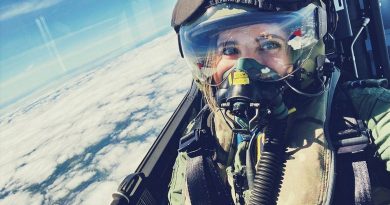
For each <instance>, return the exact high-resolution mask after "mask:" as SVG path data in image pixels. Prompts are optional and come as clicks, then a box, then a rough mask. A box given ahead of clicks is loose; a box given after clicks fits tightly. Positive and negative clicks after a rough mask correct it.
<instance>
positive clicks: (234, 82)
mask: <svg viewBox="0 0 390 205" xmlns="http://www.w3.org/2000/svg"><path fill="white" fill-rule="evenodd" d="M223 75H224V76H223V79H224V80H223V81H222V82H221V83H220V85H219V86H218V88H217V90H216V93H215V94H216V101H217V104H218V106H219V107H220V108H223V109H225V110H226V111H229V112H230V114H231V115H232V116H234V117H235V118H236V119H237V118H238V119H239V121H238V122H240V121H241V122H243V123H238V124H241V126H235V127H236V128H237V127H239V128H238V129H235V130H236V131H242V132H245V131H247V132H250V131H251V130H253V129H254V128H255V127H256V125H259V124H262V123H261V122H263V121H262V120H265V119H268V118H270V117H271V118H274V119H283V118H285V117H287V107H286V106H285V104H284V102H283V99H282V90H283V84H282V81H269V80H268V81H263V80H261V79H264V77H266V78H267V79H271V78H275V77H277V76H279V75H278V74H277V73H276V72H275V71H273V70H271V69H269V68H268V67H267V66H265V65H262V64H260V63H258V62H257V61H256V60H255V59H251V58H239V59H238V60H237V61H236V64H235V65H234V66H233V67H232V68H231V69H230V70H228V71H226V72H225V73H224V74H223ZM259 76H262V77H261V78H259ZM235 121H236V122H237V120H235ZM245 124H246V125H248V126H243V125H245Z"/></svg>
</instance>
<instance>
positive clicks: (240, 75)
mask: <svg viewBox="0 0 390 205" xmlns="http://www.w3.org/2000/svg"><path fill="white" fill-rule="evenodd" d="M229 83H230V84H231V85H247V84H249V77H248V74H246V73H245V72H240V71H237V72H234V73H232V74H230V75H229Z"/></svg>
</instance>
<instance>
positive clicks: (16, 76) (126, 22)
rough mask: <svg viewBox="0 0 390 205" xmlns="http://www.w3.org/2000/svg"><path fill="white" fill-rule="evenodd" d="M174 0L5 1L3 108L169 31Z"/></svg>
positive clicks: (0, 44)
mask: <svg viewBox="0 0 390 205" xmlns="http://www.w3.org/2000/svg"><path fill="white" fill-rule="evenodd" d="M174 3H175V1H174V0H159V1H156V0H146V1H145V0H99V1H97V0H82V1H79V0H3V1H1V2H0V109H1V108H2V107H4V105H6V104H10V103H12V102H14V101H15V99H16V98H18V97H20V96H23V95H26V94H27V93H31V92H33V91H34V90H35V89H37V88H39V87H41V86H43V85H46V84H47V83H49V82H51V81H53V80H55V79H58V78H59V77H61V76H65V75H66V74H69V73H71V72H74V71H77V70H82V69H86V68H87V67H88V66H91V65H92V63H93V62H96V61H98V60H102V59H104V58H106V57H107V56H110V55H109V54H111V55H112V53H115V52H118V50H119V51H120V50H121V49H122V50H123V49H124V48H130V47H131V46H132V45H134V44H136V43H139V42H140V41H141V42H142V40H145V39H148V38H150V37H152V36H155V35H156V34H159V33H161V32H166V31H167V30H168V29H169V25H170V17H171V12H172V8H173V6H174Z"/></svg>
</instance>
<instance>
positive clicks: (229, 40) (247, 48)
mask: <svg viewBox="0 0 390 205" xmlns="http://www.w3.org/2000/svg"><path fill="white" fill-rule="evenodd" d="M229 13H230V14H229ZM232 13H233V14H232ZM316 13H317V6H315V5H314V4H310V5H308V6H307V7H305V8H302V9H301V10H299V11H295V12H264V11H263V12H262V11H248V10H245V11H243V10H232V8H231V7H227V6H225V7H223V8H221V7H219V8H218V7H212V8H210V9H209V10H207V12H206V13H205V14H204V16H202V17H201V20H199V21H200V23H198V22H199V21H197V22H193V23H190V24H187V25H184V26H182V27H181V29H180V43H181V46H182V50H183V54H184V57H185V59H186V61H187V63H188V65H189V67H190V68H191V72H192V73H193V75H194V77H195V78H197V79H199V80H200V81H201V82H202V83H210V84H213V85H218V84H219V83H221V82H222V81H223V80H224V78H225V77H226V76H227V75H226V73H228V71H230V70H232V68H234V67H235V65H236V62H237V60H238V59H240V58H251V59H254V60H256V61H257V62H258V63H259V64H260V65H261V66H257V67H256V68H255V69H257V70H255V71H253V69H252V72H251V73H252V74H253V75H251V76H249V77H250V78H255V80H259V81H278V80H281V79H283V78H285V77H286V76H288V75H289V74H291V73H292V72H293V70H294V68H295V67H297V66H298V67H299V66H300V65H301V64H302V63H303V62H304V61H305V59H306V58H308V57H309V55H310V52H311V50H312V48H313V47H314V45H315V44H316V43H317V42H318V25H317V21H318V20H317V19H318V18H317V14H316ZM221 14H222V15H221ZM205 19H206V20H205Z"/></svg>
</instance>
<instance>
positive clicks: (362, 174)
mask: <svg viewBox="0 0 390 205" xmlns="http://www.w3.org/2000/svg"><path fill="white" fill-rule="evenodd" d="M352 168H353V173H354V178H355V204H356V205H371V204H372V195H371V183H370V175H369V172H368V168H367V162H366V161H356V162H352Z"/></svg>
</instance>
